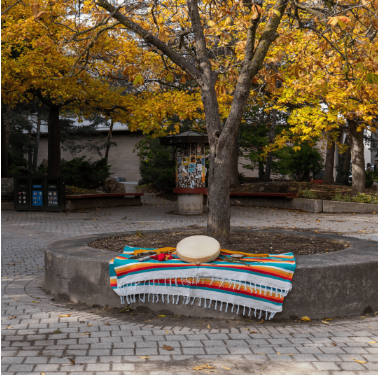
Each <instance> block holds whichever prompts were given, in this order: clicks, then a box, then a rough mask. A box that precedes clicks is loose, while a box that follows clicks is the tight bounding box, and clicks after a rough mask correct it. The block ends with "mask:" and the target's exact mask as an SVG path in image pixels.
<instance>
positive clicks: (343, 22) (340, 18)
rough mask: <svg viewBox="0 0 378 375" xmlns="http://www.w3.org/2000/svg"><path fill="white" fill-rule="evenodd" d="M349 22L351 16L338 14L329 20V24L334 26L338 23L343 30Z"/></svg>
mask: <svg viewBox="0 0 378 375" xmlns="http://www.w3.org/2000/svg"><path fill="white" fill-rule="evenodd" d="M348 22H350V18H348V17H345V16H336V17H330V19H329V20H328V22H327V25H330V26H332V27H334V26H336V25H338V26H339V27H340V29H341V30H344V29H345V28H346V26H347V25H346V24H347V23H348Z"/></svg>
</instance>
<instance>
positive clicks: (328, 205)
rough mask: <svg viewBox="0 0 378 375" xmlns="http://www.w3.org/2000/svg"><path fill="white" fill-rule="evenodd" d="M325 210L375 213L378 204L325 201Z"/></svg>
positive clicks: (377, 210)
mask: <svg viewBox="0 0 378 375" xmlns="http://www.w3.org/2000/svg"><path fill="white" fill-rule="evenodd" d="M323 212H327V213H373V212H378V204H374V203H358V202H339V201H323Z"/></svg>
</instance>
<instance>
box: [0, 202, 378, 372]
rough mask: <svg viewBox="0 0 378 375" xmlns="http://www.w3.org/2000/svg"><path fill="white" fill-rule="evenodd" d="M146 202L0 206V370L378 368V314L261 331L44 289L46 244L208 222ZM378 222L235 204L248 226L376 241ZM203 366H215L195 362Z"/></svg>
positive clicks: (235, 213) (236, 218)
mask: <svg viewBox="0 0 378 375" xmlns="http://www.w3.org/2000/svg"><path fill="white" fill-rule="evenodd" d="M143 200H144V205H143V206H142V207H118V208H112V209H101V210H91V211H87V212H77V213H38V212H13V211H3V212H2V259H1V261H2V364H1V366H2V367H1V369H2V373H3V374H6V375H8V374H9V375H11V374H12V375H14V374H15V375H27V374H36V375H41V374H42V373H43V374H45V375H50V374H51V375H68V374H69V375H75V374H76V373H77V374H78V373H80V374H82V375H100V374H103V373H106V374H115V375H116V374H117V375H121V374H125V375H127V374H148V375H163V374H164V375H169V374H171V375H184V374H193V373H196V374H199V373H201V372H204V371H217V373H220V374H247V373H248V374H267V375H269V374H272V375H273V374H290V375H291V374H294V375H295V374H301V375H302V374H303V375H304V374H315V375H321V374H327V375H328V374H329V375H334V374H335V375H336V374H337V375H339V374H343V375H349V374H353V375H362V374H363V375H373V374H375V375H378V343H377V342H378V316H370V317H367V318H364V319H361V318H360V317H352V318H350V319H338V320H337V322H336V321H332V322H330V324H329V325H325V324H311V325H306V324H301V325H298V324H284V323H273V324H269V325H266V326H263V325H258V324H253V323H252V324H253V330H254V331H256V332H257V333H256V334H249V333H248V331H247V330H246V329H236V328H233V327H230V328H229V329H221V330H216V329H211V330H208V329H190V328H186V327H162V326H159V327H157V326H152V325H146V324H136V323H132V322H124V321H120V320H117V319H114V318H106V317H101V316H98V315H95V314H90V313H87V312H81V311H75V310H74V309H71V308H69V307H68V306H69V305H67V304H64V305H63V304H62V305H59V304H56V303H55V304H53V302H51V300H50V299H51V296H48V295H46V294H45V293H44V291H43V289H41V288H42V286H43V282H44V273H43V272H44V271H43V267H44V263H43V262H44V249H45V247H46V245H48V244H50V243H52V242H54V241H57V240H60V239H65V238H70V237H77V236H82V235H88V234H95V233H106V232H115V231H119V232H122V230H137V229H139V230H141V229H145V230H146V229H168V228H175V227H178V228H180V227H184V228H188V227H191V226H204V225H205V224H206V216H205V215H201V216H196V217H190V216H178V215H175V214H174V213H173V212H174V211H175V204H174V203H173V202H170V201H164V200H162V199H155V198H153V197H150V196H146V197H145V198H144V199H143ZM377 222H378V218H377V215H372V214H363V215H362V214H356V215H337V214H324V213H321V214H313V213H304V212H297V211H288V210H278V209H269V208H249V207H232V225H233V226H243V227H247V228H248V227H250V228H267V227H278V228H302V229H310V230H316V231H318V232H323V231H324V232H335V233H338V234H341V235H345V236H352V237H358V238H363V239H371V240H378V230H377V229H376V228H378V227H377ZM62 315H70V316H69V317H64V316H62ZM250 328H251V327H250ZM164 345H168V346H171V347H172V348H173V350H172V351H166V350H165V349H164ZM201 364H208V365H210V366H212V367H213V369H203V370H201V371H194V370H193V367H194V366H198V365H201Z"/></svg>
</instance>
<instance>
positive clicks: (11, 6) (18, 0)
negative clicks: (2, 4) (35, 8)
mask: <svg viewBox="0 0 378 375" xmlns="http://www.w3.org/2000/svg"><path fill="white" fill-rule="evenodd" d="M18 3H22V5H24V6H25V4H24V3H23V1H22V0H17V1H16V2H15V3H13V4H12V5H10V6H9V7H8V8H7V9H5V10H4V12H3V13H1V15H2V16H3V15H4V14H5V13H7V12H9V11H10V10H11V9H12V8H13V7H14V6H15V5H17V4H18Z"/></svg>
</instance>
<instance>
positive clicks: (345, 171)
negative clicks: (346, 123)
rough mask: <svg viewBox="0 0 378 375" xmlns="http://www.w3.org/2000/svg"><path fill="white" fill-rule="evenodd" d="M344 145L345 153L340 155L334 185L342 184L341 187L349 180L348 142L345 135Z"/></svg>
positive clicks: (349, 157) (347, 137)
mask: <svg viewBox="0 0 378 375" xmlns="http://www.w3.org/2000/svg"><path fill="white" fill-rule="evenodd" d="M344 144H345V145H347V146H348V148H347V149H346V151H345V152H343V153H342V154H340V155H339V156H340V163H339V170H338V172H337V176H336V183H338V184H342V185H348V179H349V170H350V159H351V156H350V142H349V136H348V135H346V137H345V140H344Z"/></svg>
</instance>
